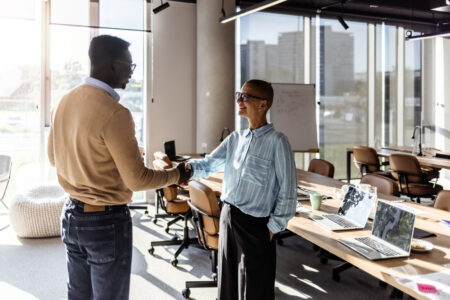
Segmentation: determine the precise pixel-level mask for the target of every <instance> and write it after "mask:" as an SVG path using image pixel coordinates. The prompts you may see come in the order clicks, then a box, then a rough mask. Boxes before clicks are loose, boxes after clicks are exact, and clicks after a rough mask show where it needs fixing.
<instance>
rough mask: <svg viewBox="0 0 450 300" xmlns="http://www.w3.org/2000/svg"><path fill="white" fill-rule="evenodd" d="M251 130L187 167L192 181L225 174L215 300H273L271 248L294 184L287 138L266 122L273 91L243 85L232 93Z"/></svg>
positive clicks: (289, 211) (291, 203)
mask: <svg viewBox="0 0 450 300" xmlns="http://www.w3.org/2000/svg"><path fill="white" fill-rule="evenodd" d="M236 101H237V104H238V105H239V115H240V116H243V117H245V118H247V119H248V122H249V124H250V128H249V129H247V130H243V131H239V132H238V131H235V132H233V133H232V134H231V135H229V136H228V137H227V138H226V139H225V140H224V141H223V142H222V143H221V144H220V145H219V147H217V148H216V149H215V150H214V151H213V152H212V153H211V154H210V155H207V156H206V157H205V159H203V160H193V161H190V162H189V163H188V164H187V165H186V168H187V169H189V170H191V171H192V172H193V176H194V177H195V178H199V177H208V176H209V175H211V174H213V173H215V172H218V171H225V174H224V180H223V190H222V196H221V200H222V201H223V206H222V212H221V215H220V234H219V261H218V268H219V274H218V286H219V291H218V292H219V300H236V299H240V300H244V299H246V300H251V299H255V300H264V299H274V285H275V262H276V253H275V243H274V241H273V239H272V238H273V235H274V234H275V233H278V232H280V231H282V230H284V229H285V228H286V225H287V222H288V220H289V219H291V218H292V216H293V215H294V214H295V207H296V203H297V192H296V186H297V179H296V170H295V163H294V158H293V154H292V152H291V146H290V144H289V141H288V139H287V138H286V136H285V135H284V134H282V133H280V132H277V131H275V130H274V127H273V125H272V124H268V123H267V119H266V114H267V111H268V110H269V108H270V107H271V105H272V101H273V89H272V86H271V85H270V84H269V83H267V82H265V81H262V80H249V81H247V82H246V83H245V84H244V85H243V87H242V89H241V92H237V93H236Z"/></svg>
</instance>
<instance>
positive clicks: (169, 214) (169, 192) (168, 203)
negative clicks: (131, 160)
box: [148, 159, 197, 267]
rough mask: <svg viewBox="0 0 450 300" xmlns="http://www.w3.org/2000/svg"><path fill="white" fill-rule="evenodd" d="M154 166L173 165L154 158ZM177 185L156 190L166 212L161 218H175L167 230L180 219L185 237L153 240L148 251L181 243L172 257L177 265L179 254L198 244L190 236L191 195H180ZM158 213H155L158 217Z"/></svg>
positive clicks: (173, 264)
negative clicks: (182, 222) (189, 203)
mask: <svg viewBox="0 0 450 300" xmlns="http://www.w3.org/2000/svg"><path fill="white" fill-rule="evenodd" d="M153 166H154V167H155V169H157V170H163V169H168V168H170V167H171V166H169V165H168V164H167V163H165V162H164V161H162V160H158V159H157V160H154V161H153ZM177 190H178V189H177V187H176V186H169V187H165V188H162V189H158V190H156V193H157V201H158V202H159V205H160V207H161V208H163V209H164V211H165V212H166V214H163V215H159V217H161V218H173V220H171V221H169V222H168V223H167V226H166V232H168V231H169V226H170V225H172V224H173V223H175V222H178V221H180V220H183V221H184V228H183V239H178V237H175V238H173V239H171V240H165V241H152V242H151V243H150V248H149V249H148V253H150V254H151V255H153V253H154V252H155V248H154V247H156V246H176V245H179V247H178V249H177V251H176V252H175V254H174V257H173V258H172V259H171V261H170V263H171V264H172V266H174V267H176V266H177V264H178V259H177V257H178V255H180V253H181V252H182V251H183V250H184V249H186V248H188V247H189V245H191V244H196V243H197V239H196V238H190V237H189V227H188V220H189V218H190V217H191V213H190V209H189V205H188V202H187V201H188V200H189V197H188V196H186V195H180V194H178V191H177ZM156 216H157V215H155V217H156Z"/></svg>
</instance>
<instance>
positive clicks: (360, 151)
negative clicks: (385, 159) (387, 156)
mask: <svg viewBox="0 0 450 300" xmlns="http://www.w3.org/2000/svg"><path fill="white" fill-rule="evenodd" d="M353 159H354V162H355V165H356V166H357V167H358V168H359V169H360V170H361V174H363V173H372V172H377V171H379V170H380V160H379V159H378V154H377V151H376V150H375V149H374V148H371V147H367V146H362V145H358V146H354V147H353ZM364 169H365V170H364Z"/></svg>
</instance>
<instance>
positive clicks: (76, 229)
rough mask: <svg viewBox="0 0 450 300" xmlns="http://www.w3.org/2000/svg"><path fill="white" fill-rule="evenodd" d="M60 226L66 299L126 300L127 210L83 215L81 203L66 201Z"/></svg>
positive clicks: (129, 240)
mask: <svg viewBox="0 0 450 300" xmlns="http://www.w3.org/2000/svg"><path fill="white" fill-rule="evenodd" d="M61 223H62V240H63V242H64V244H65V245H66V252H67V269H68V271H69V279H68V282H67V288H68V299H69V300H78V299H79V300H89V299H94V300H101V299H105V300H106V299H108V300H113V299H117V300H125V299H128V298H129V290H130V273H131V254H132V250H133V242H132V239H133V237H132V223H131V217H130V211H129V209H128V207H127V206H126V205H120V206H107V207H106V210H105V211H101V212H84V211H83V203H82V202H80V201H78V200H74V199H68V200H67V201H66V203H65V205H64V208H63V212H62V216H61Z"/></svg>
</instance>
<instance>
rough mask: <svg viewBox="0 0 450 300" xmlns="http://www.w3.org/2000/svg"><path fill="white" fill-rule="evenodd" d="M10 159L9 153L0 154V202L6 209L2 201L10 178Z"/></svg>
mask: <svg viewBox="0 0 450 300" xmlns="http://www.w3.org/2000/svg"><path fill="white" fill-rule="evenodd" d="M11 169H12V161H11V156H9V155H0V191H2V192H1V197H0V202H2V204H3V205H4V206H5V207H6V209H8V206H7V205H6V203H5V202H4V198H5V194H6V190H7V189H8V184H9V180H10V179H11Z"/></svg>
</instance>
